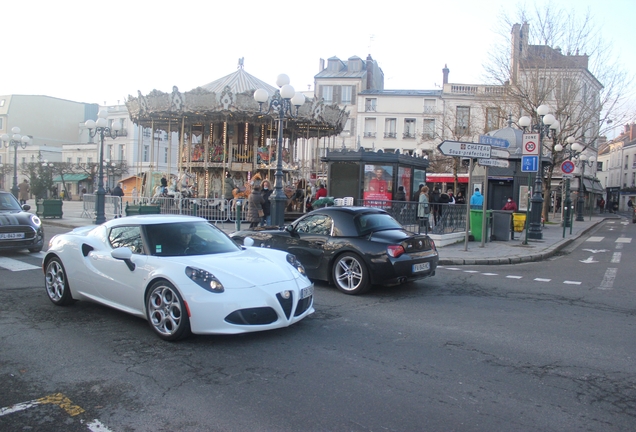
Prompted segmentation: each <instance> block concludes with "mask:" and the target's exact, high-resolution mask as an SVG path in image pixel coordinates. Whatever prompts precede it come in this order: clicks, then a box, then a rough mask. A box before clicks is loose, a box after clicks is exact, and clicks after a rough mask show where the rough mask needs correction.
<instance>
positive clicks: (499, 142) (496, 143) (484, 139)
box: [479, 135, 510, 148]
mask: <svg viewBox="0 0 636 432" xmlns="http://www.w3.org/2000/svg"><path fill="white" fill-rule="evenodd" d="M479 143H480V144H490V145H491V146H493V147H503V148H508V147H510V142H509V141H508V140H506V139H502V138H495V137H492V136H490V135H479Z"/></svg>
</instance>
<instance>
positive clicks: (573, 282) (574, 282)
mask: <svg viewBox="0 0 636 432" xmlns="http://www.w3.org/2000/svg"><path fill="white" fill-rule="evenodd" d="M563 283H564V284H568V285H581V282H578V281H563Z"/></svg>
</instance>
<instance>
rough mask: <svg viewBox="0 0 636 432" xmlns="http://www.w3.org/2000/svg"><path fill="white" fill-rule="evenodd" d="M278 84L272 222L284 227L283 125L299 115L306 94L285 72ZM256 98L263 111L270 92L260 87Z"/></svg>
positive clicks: (272, 108)
mask: <svg viewBox="0 0 636 432" xmlns="http://www.w3.org/2000/svg"><path fill="white" fill-rule="evenodd" d="M276 85H277V86H278V87H279V88H280V91H278V92H277V93H276V94H274V95H273V96H272V97H271V100H270V103H269V109H268V111H267V112H268V113H269V112H276V113H277V114H278V118H277V122H278V125H277V127H278V142H277V148H276V156H277V158H276V172H275V174H274V192H273V193H272V195H271V196H270V198H269V199H270V201H272V202H273V205H272V224H273V225H277V226H279V227H282V226H284V225H285V206H286V205H287V196H286V195H285V192H284V191H283V127H284V124H285V120H286V119H287V118H294V117H296V116H297V115H298V108H299V107H300V106H301V105H302V104H304V103H305V95H303V94H302V93H296V91H295V90H294V88H293V87H292V86H290V85H289V77H288V76H287V75H285V74H280V75H278V78H277V79H276ZM254 99H255V100H256V102H258V106H259V111H262V107H263V104H264V103H265V102H267V99H269V93H268V92H267V90H265V89H258V90H256V91H255V92H254ZM292 106H295V107H296V112H295V113H292Z"/></svg>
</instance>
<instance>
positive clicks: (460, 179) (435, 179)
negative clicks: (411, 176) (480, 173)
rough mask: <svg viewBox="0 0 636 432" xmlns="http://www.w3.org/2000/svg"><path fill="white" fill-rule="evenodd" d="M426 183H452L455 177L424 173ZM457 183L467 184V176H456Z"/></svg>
mask: <svg viewBox="0 0 636 432" xmlns="http://www.w3.org/2000/svg"><path fill="white" fill-rule="evenodd" d="M426 181H427V182H429V183H454V182H455V177H453V175H452V174H438V173H426ZM457 183H468V175H467V174H463V175H462V174H460V175H458V176H457Z"/></svg>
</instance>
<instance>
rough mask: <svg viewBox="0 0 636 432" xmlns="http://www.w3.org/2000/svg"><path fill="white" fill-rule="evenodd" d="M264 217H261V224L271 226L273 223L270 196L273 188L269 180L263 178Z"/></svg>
mask: <svg viewBox="0 0 636 432" xmlns="http://www.w3.org/2000/svg"><path fill="white" fill-rule="evenodd" d="M262 186H263V191H262V192H261V195H262V196H263V217H262V218H261V226H270V225H271V224H272V215H271V210H272V203H271V202H270V201H269V197H270V195H271V194H272V192H273V191H272V188H271V186H270V184H269V180H263V184H262Z"/></svg>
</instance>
